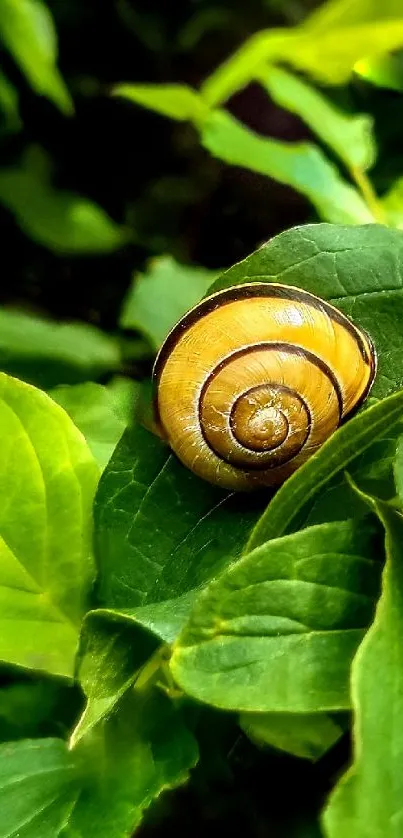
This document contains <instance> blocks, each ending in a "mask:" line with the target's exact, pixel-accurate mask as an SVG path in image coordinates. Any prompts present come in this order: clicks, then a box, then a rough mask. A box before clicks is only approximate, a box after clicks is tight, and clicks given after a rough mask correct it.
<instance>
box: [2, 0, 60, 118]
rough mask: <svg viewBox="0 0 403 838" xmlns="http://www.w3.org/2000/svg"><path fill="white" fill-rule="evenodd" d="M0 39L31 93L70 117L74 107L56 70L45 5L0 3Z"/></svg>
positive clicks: (19, 0) (15, 0) (38, 1)
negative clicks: (21, 73)
mask: <svg viewBox="0 0 403 838" xmlns="http://www.w3.org/2000/svg"><path fill="white" fill-rule="evenodd" d="M0 38H1V40H2V41H3V43H4V45H5V47H6V48H7V49H8V51H9V52H10V53H11V54H12V56H13V57H14V59H15V61H16V62H17V64H19V66H20V68H21V70H22V72H23V73H25V75H26V77H27V79H28V81H29V83H30V84H31V86H32V87H33V89H34V90H35V91H36V92H37V93H39V94H41V95H42V96H47V97H48V99H51V101H52V102H54V103H55V105H57V106H58V107H59V108H60V110H62V111H63V112H64V113H66V114H71V113H72V112H73V103H72V101H71V98H70V94H69V92H68V90H67V88H66V86H65V84H64V81H63V79H62V77H61V75H60V73H59V70H58V69H57V66H56V60H57V43H56V32H55V27H54V23H53V18H52V15H51V13H50V11H49V9H48V8H47V6H46V5H45V3H43V2H42V0H0Z"/></svg>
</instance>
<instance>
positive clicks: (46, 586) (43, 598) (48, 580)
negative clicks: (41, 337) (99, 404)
mask: <svg viewBox="0 0 403 838" xmlns="http://www.w3.org/2000/svg"><path fill="white" fill-rule="evenodd" d="M0 425H1V437H2V440H3V442H2V445H3V454H2V457H1V461H0V497H1V503H0V509H1V513H0V604H1V630H0V659H1V660H2V661H4V662H7V663H13V664H18V665H19V666H24V667H26V668H29V669H39V670H44V671H46V672H51V673H54V674H57V675H63V676H71V675H72V674H73V670H74V656H75V652H76V647H77V643H78V632H79V627H80V623H81V619H82V617H83V613H84V611H85V609H86V607H87V598H88V594H89V588H90V587H91V585H92V582H93V577H94V567H93V562H92V556H91V507H92V502H93V496H94V491H95V488H96V484H97V481H98V476H99V470H98V467H97V465H96V463H95V461H94V459H93V457H92V455H91V453H90V451H89V449H88V448H87V445H86V443H85V440H84V438H83V436H82V435H81V434H80V432H79V431H78V430H77V428H76V427H75V426H74V425H73V423H72V421H71V419H70V418H69V417H68V416H67V414H66V413H65V412H64V411H63V410H62V409H61V408H60V407H59V405H57V404H55V402H53V401H52V400H51V399H50V398H49V397H48V396H46V395H45V393H42V392H41V391H39V390H36V389H35V388H33V387H30V386H29V385H27V384H23V383H22V382H21V381H17V380H16V379H12V378H9V377H8V376H6V375H1V376H0Z"/></svg>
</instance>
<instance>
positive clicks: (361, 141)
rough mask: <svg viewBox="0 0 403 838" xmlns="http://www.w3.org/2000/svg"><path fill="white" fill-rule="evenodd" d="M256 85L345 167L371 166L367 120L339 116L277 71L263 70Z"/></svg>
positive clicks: (372, 154)
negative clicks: (297, 120) (326, 146)
mask: <svg viewBox="0 0 403 838" xmlns="http://www.w3.org/2000/svg"><path fill="white" fill-rule="evenodd" d="M260 81H261V84H262V85H263V87H264V88H265V89H266V90H267V92H268V93H269V94H270V96H271V98H272V99H273V100H274V101H275V102H277V104H279V105H281V107H282V108H286V109H287V110H289V111H291V112H292V113H295V114H298V116H300V117H301V118H302V119H303V120H304V122H306V124H307V125H309V127H310V128H311V129H312V131H314V132H315V134H317V135H318V137H320V138H321V139H322V140H323V142H325V143H326V144H327V145H328V146H329V147H330V148H331V149H333V151H335V152H336V154H337V155H338V156H339V157H340V158H341V159H342V160H343V162H344V163H346V164H347V166H350V167H355V166H358V167H360V168H362V169H369V168H370V167H371V166H372V164H373V163H374V161H375V158H376V147H375V140H374V137H373V134H372V119H371V117H369V116H366V115H365V116H364V115H360V116H356V115H350V114H347V113H343V111H341V110H339V108H337V107H336V106H335V105H334V104H333V103H332V102H331V101H330V100H329V99H327V98H326V97H325V96H324V95H323V93H320V92H319V91H318V90H315V88H314V87H312V86H311V85H310V84H308V83H307V82H306V81H303V80H302V79H300V78H298V77H297V76H295V75H293V74H292V73H289V72H287V71H286V70H284V69H280V68H279V67H268V68H265V69H264V70H263V71H262V73H261V75H260Z"/></svg>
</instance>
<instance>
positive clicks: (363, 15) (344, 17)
mask: <svg viewBox="0 0 403 838" xmlns="http://www.w3.org/2000/svg"><path fill="white" fill-rule="evenodd" d="M401 16H402V4H401V2H400V0H384V2H383V3H382V5H380V4H379V3H377V0H353V2H351V0H327V3H323V4H321V6H320V7H319V8H318V9H315V10H314V12H313V13H312V14H311V15H310V17H309V18H308V22H309V25H310V26H311V27H312V28H314V29H316V30H318V31H319V29H321V30H326V29H328V28H329V27H331V26H334V27H337V28H340V27H343V26H351V25H355V24H360V23H376V22H378V23H380V22H381V21H387V20H398V19H399V18H401Z"/></svg>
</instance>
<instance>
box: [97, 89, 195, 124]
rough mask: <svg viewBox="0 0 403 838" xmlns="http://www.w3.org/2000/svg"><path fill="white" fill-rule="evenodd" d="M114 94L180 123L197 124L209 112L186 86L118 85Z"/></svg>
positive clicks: (193, 91)
mask: <svg viewBox="0 0 403 838" xmlns="http://www.w3.org/2000/svg"><path fill="white" fill-rule="evenodd" d="M113 93H114V95H115V96H124V97H125V98H126V99H130V101H132V102H136V104H137V105H142V106H143V107H144V108H150V110H153V111H156V112H157V113H160V114H163V115H164V116H169V117H170V118H171V119H177V120H179V121H181V120H188V119H189V120H190V121H192V122H197V121H198V120H201V119H203V118H204V117H205V116H206V112H207V106H206V105H205V103H204V102H203V99H202V97H201V96H200V95H199V93H197V91H196V90H192V88H191V87H188V86H187V85H185V84H130V83H128V84H118V85H117V86H116V87H115V88H114V90H113Z"/></svg>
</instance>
